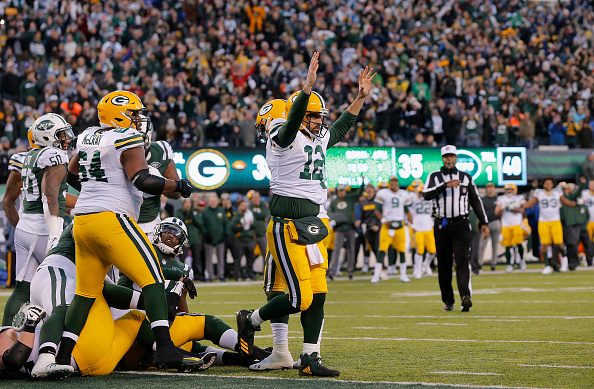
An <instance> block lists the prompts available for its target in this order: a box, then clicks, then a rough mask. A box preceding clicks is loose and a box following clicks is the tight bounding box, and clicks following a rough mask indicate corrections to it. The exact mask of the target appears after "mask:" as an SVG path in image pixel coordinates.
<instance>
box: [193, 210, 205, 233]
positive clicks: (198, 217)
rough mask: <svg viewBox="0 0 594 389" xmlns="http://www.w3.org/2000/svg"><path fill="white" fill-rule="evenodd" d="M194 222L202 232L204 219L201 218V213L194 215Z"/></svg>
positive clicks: (203, 230)
mask: <svg viewBox="0 0 594 389" xmlns="http://www.w3.org/2000/svg"><path fill="white" fill-rule="evenodd" d="M194 224H195V225H196V228H198V232H200V233H201V234H204V232H205V229H204V219H202V215H201V214H200V213H198V214H196V215H194Z"/></svg>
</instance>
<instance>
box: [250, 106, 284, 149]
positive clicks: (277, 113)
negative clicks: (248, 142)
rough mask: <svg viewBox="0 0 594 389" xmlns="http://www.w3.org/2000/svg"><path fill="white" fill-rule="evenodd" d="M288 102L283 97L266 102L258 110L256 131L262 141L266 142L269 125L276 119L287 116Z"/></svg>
mask: <svg viewBox="0 0 594 389" xmlns="http://www.w3.org/2000/svg"><path fill="white" fill-rule="evenodd" d="M286 104H287V102H286V101H285V100H282V99H274V100H271V101H269V102H267V103H266V104H264V105H263V106H262V107H261V108H260V110H259V111H258V116H257V117H256V131H257V133H258V140H259V141H260V143H266V138H267V131H268V128H267V127H268V125H269V124H270V122H272V121H273V120H274V119H281V118H286V115H285V106H286Z"/></svg>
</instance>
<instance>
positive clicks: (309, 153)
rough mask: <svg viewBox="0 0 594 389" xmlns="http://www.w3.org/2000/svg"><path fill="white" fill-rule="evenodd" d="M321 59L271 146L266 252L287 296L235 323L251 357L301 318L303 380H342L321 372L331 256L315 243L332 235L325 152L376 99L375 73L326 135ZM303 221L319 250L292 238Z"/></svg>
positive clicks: (363, 76) (362, 81)
mask: <svg viewBox="0 0 594 389" xmlns="http://www.w3.org/2000/svg"><path fill="white" fill-rule="evenodd" d="M318 56H319V53H317V52H316V53H314V55H313V57H312V60H311V62H310V66H309V71H308V75H307V78H306V80H305V85H304V87H303V89H302V90H301V91H299V92H296V93H294V94H293V95H291V97H290V98H289V99H288V100H287V107H286V112H288V118H287V121H286V122H285V123H284V124H283V125H282V126H281V127H280V128H279V129H273V130H272V131H271V132H270V134H269V137H268V141H267V144H266V160H267V162H268V166H269V168H270V170H271V181H270V186H271V189H272V193H273V196H272V201H271V205H270V213H271V215H272V220H271V222H270V223H269V225H268V230H267V239H268V246H269V250H270V252H271V253H272V256H273V257H274V261H275V263H276V265H277V266H278V267H279V268H280V270H281V272H282V275H283V278H284V280H285V282H286V283H287V285H288V288H289V295H279V296H276V297H274V298H273V299H271V300H270V301H269V302H268V303H267V304H266V305H264V306H263V307H261V308H260V309H257V310H256V311H254V312H251V313H250V312H248V311H247V310H240V311H239V312H238V313H237V323H238V333H239V343H240V347H241V350H243V351H244V352H246V353H248V354H249V353H250V352H251V348H252V346H253V341H254V331H259V330H260V325H261V324H262V323H263V322H264V321H266V320H270V319H271V318H274V317H282V316H285V315H288V314H291V313H297V312H300V311H301V312H302V313H301V322H302V324H303V330H304V343H303V352H302V354H301V358H300V359H301V363H300V369H299V373H300V374H301V375H315V376H338V375H339V374H340V372H339V371H337V370H332V369H328V368H327V367H325V366H323V365H322V364H321V359H320V357H319V351H320V350H319V340H320V338H321V331H322V326H323V322H324V302H325V299H326V293H327V292H328V286H327V283H326V269H327V268H328V259H327V251H326V247H325V246H324V244H323V243H322V242H321V240H322V239H319V240H317V238H319V237H317V236H316V235H322V234H320V231H324V230H326V231H325V232H324V233H323V236H321V238H323V237H325V235H326V234H327V228H328V216H327V214H326V212H325V209H324V208H323V206H321V205H322V204H324V202H325V201H326V196H327V191H326V184H325V180H326V170H325V163H324V161H325V156H326V150H327V149H328V148H329V147H332V146H334V145H335V144H336V143H338V142H339V141H340V140H341V139H342V138H343V137H344V135H345V134H346V133H347V132H348V131H349V130H350V128H351V127H352V126H353V124H354V123H355V120H356V117H357V115H358V114H359V112H360V110H361V107H362V106H363V103H364V102H365V99H366V98H367V96H368V95H369V93H370V92H371V81H372V80H373V78H374V77H375V74H373V70H372V69H369V68H366V69H365V70H363V69H362V70H361V73H360V75H359V94H358V96H357V97H356V99H355V100H354V101H353V103H352V104H351V105H350V106H349V107H348V108H347V112H345V113H343V114H342V115H341V116H340V117H339V118H338V120H337V121H336V122H335V123H334V124H333V126H332V128H330V130H329V131H328V128H327V127H326V126H325V125H324V118H325V116H327V115H328V109H327V108H326V103H325V102H324V100H323V99H322V97H321V96H320V95H319V94H318V93H316V92H314V91H312V87H313V85H314V83H315V80H316V72H317V69H318ZM304 218H306V220H308V221H311V222H312V223H316V227H315V228H313V227H312V228H305V231H306V232H305V237H306V239H311V240H310V242H317V243H310V244H307V243H301V244H300V243H297V242H295V241H294V239H293V238H291V231H294V234H295V233H296V231H295V230H296V227H295V226H296V223H301V222H299V221H298V219H304ZM303 224H305V223H303ZM312 232H313V234H312ZM308 233H309V235H308ZM293 236H295V235H293ZM302 239H303V238H302Z"/></svg>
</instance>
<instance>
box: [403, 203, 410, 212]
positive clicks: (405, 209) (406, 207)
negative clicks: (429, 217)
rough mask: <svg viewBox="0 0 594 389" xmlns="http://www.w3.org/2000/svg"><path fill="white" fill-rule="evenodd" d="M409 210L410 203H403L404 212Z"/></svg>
mask: <svg viewBox="0 0 594 389" xmlns="http://www.w3.org/2000/svg"><path fill="white" fill-rule="evenodd" d="M409 210H410V205H405V206H404V213H408V211H409Z"/></svg>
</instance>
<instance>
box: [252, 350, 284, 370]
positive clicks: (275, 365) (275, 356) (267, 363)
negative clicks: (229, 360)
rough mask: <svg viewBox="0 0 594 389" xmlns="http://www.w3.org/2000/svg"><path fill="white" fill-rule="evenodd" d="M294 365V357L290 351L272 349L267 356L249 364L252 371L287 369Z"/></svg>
mask: <svg viewBox="0 0 594 389" xmlns="http://www.w3.org/2000/svg"><path fill="white" fill-rule="evenodd" d="M292 367H293V357H292V356H291V353H290V352H288V351H286V352H285V351H276V352H275V351H274V350H273V351H272V354H270V355H269V356H268V357H267V358H264V359H263V360H261V361H260V362H258V363H254V364H253V365H250V366H249V369H250V370H252V371H267V370H281V369H282V370H285V369H290V368H292Z"/></svg>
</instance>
